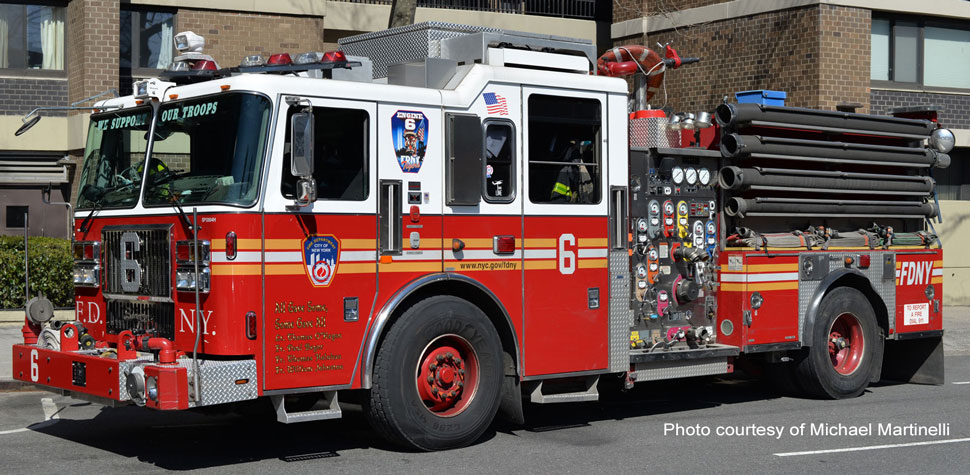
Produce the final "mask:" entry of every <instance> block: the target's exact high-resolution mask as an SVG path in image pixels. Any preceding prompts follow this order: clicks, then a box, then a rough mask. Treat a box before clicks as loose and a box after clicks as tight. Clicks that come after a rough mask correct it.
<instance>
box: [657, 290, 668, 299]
mask: <svg viewBox="0 0 970 475" xmlns="http://www.w3.org/2000/svg"><path fill="white" fill-rule="evenodd" d="M657 300H659V301H661V302H666V301H667V291H666V290H661V291H660V293H659V294H657Z"/></svg>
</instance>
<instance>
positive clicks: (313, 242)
mask: <svg viewBox="0 0 970 475" xmlns="http://www.w3.org/2000/svg"><path fill="white" fill-rule="evenodd" d="M339 257H340V241H338V240H337V238H336V237H334V236H332V235H329V234H328V235H325V236H310V237H308V238H306V239H304V240H303V263H304V265H305V266H304V267H305V268H306V273H307V277H309V278H310V283H311V284H313V286H314V287H326V286H328V285H330V282H331V281H333V276H334V274H336V273H337V261H338V260H339Z"/></svg>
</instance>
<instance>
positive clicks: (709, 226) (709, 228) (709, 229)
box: [707, 221, 717, 234]
mask: <svg viewBox="0 0 970 475" xmlns="http://www.w3.org/2000/svg"><path fill="white" fill-rule="evenodd" d="M716 231H717V227H715V226H714V222H713V221H711V222H709V223H707V234H714V233H715V232H716Z"/></svg>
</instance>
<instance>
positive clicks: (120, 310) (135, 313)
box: [107, 300, 175, 340]
mask: <svg viewBox="0 0 970 475" xmlns="http://www.w3.org/2000/svg"><path fill="white" fill-rule="evenodd" d="M124 330H130V331H131V332H132V333H134V334H135V335H152V336H155V337H160V338H168V339H169V340H174V339H175V304H173V303H170V302H142V301H132V300H109V301H108V323H107V331H108V333H110V334H112V335H116V334H118V333H119V332H121V331H124Z"/></svg>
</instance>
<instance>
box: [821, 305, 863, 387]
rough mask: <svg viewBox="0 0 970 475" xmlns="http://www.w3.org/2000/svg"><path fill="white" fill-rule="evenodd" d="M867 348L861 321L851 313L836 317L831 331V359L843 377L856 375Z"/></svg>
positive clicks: (833, 365)
mask: <svg viewBox="0 0 970 475" xmlns="http://www.w3.org/2000/svg"><path fill="white" fill-rule="evenodd" d="M865 347H866V342H865V338H864V337H863V336H862V324H861V323H859V319H858V318H856V316H855V315H852V314H851V313H843V314H841V315H839V316H838V317H836V318H835V321H834V322H832V328H830V329H829V358H830V359H831V360H832V367H833V368H835V371H836V372H837V373H839V374H843V375H849V374H852V373H854V372H855V371H856V370H857V369H859V364H860V363H861V362H862V354H863V352H864V351H865Z"/></svg>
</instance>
